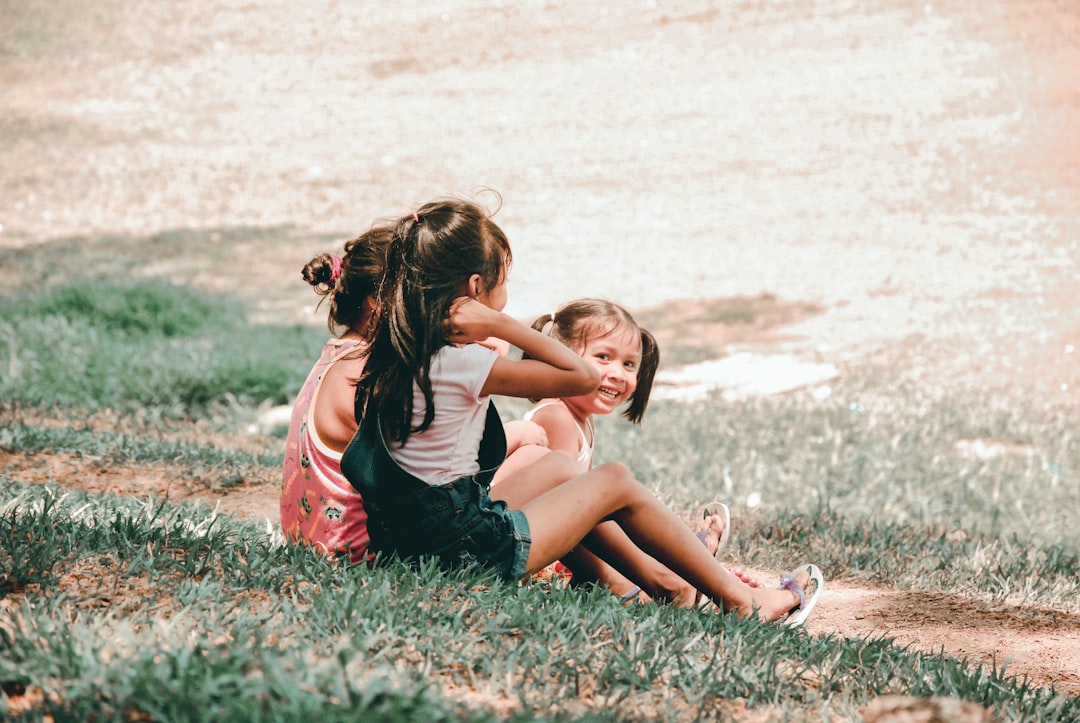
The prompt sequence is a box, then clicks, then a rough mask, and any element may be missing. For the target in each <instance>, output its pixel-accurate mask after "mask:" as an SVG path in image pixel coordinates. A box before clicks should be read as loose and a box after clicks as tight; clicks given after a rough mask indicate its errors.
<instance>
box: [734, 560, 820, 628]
mask: <svg viewBox="0 0 1080 723" xmlns="http://www.w3.org/2000/svg"><path fill="white" fill-rule="evenodd" d="M795 583H796V584H797V585H798V586H799V587H801V588H802V589H803V590H804V591H805V592H806V596H807V598H809V597H810V596H811V595H813V594H814V592H816V590H814V589H807V585H809V584H810V572H809V571H808V570H807V569H806V568H805V567H803V568H802V569H800V570H799V572H798V574H796V576H795ZM751 597H752V600H753V603H754V607H755V608H757V615H758V617H760V618H761V619H762V620H766V621H773V620H779V619H780V618H782V617H784V616H786V615H787V614H788V613H790V612H791V611H793V610H794V609H795V608H797V607H798V606H799V603H800V602H801V601H800V600H799V596H798V594H797V593H795V592H794V591H792V590H787V589H783V588H777V589H767V588H756V589H755V590H754V592H753V595H752V596H751ZM753 614H754V611H753V610H746V611H744V610H742V609H740V610H739V617H740V618H742V617H746V616H748V615H753Z"/></svg>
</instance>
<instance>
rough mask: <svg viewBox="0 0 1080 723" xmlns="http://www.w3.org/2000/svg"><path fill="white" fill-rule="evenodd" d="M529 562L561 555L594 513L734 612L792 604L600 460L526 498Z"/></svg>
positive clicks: (595, 520) (593, 520)
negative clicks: (742, 574) (750, 579)
mask: <svg viewBox="0 0 1080 723" xmlns="http://www.w3.org/2000/svg"><path fill="white" fill-rule="evenodd" d="M521 509H522V511H523V512H524V513H525V515H526V517H527V518H528V520H529V526H530V528H531V532H532V547H531V550H530V553H529V569H530V570H531V571H535V570H538V569H540V568H542V567H543V566H545V565H547V564H548V563H550V562H552V561H554V560H557V559H559V558H560V557H561V556H562V555H565V554H566V553H567V552H569V551H570V549H572V548H573V547H574V546H576V545H577V543H578V542H580V541H581V540H582V539H584V538H585V536H586V535H588V534H589V533H590V532H591V531H592V530H593V528H594V527H596V526H597V525H598V524H599V523H600V522H601V521H603V520H606V519H613V520H615V521H616V522H618V523H619V526H620V527H622V528H623V529H624V530H625V531H626V533H627V534H628V535H629V537H630V539H631V540H632V541H633V542H634V543H635V544H636V545H637V546H638V547H640V548H641V549H642V550H644V551H645V552H646V553H648V554H650V555H652V556H654V557H655V558H656V559H657V560H659V561H660V562H661V563H663V564H665V565H666V566H668V567H669V568H670V569H671V570H673V571H675V572H676V573H678V574H679V575H681V576H682V577H683V578H684V579H686V580H688V581H689V582H690V583H691V584H693V585H694V587H696V588H697V589H698V590H701V591H702V592H703V593H704V594H706V595H707V596H708V597H709V598H710V599H712V600H713V601H715V602H717V603H718V604H721V605H723V606H724V607H725V609H729V610H730V609H734V610H737V611H738V614H739V616H740V617H746V616H749V615H754V614H755V613H756V614H757V615H759V616H760V617H762V618H763V619H765V620H776V619H778V618H780V617H782V616H783V615H785V614H786V613H787V612H788V611H789V610H791V609H792V608H793V607H795V606H796V605H798V603H799V600H798V597H797V596H796V595H795V593H793V592H791V591H789V590H767V589H762V588H751V587H750V586H749V585H747V584H746V583H744V582H742V581H741V580H739V579H738V578H737V577H735V576H734V575H733V574H732V573H731V572H730V571H729V570H728V569H727V568H726V567H724V566H723V565H721V564H720V563H719V562H718V561H717V560H716V559H715V558H714V557H713V556H712V555H711V554H710V553H709V550H708V549H706V547H705V546H704V545H702V544H701V542H700V541H699V540H698V538H697V536H696V535H695V534H694V533H693V532H691V531H690V529H689V528H688V527H687V526H686V524H685V523H684V522H683V521H682V520H681V519H679V518H678V517H677V516H676V515H675V514H674V513H673V512H671V510H669V509H668V508H667V507H666V506H664V505H663V503H661V502H660V501H659V500H658V499H656V497H654V496H653V495H652V493H651V492H649V491H648V490H647V489H646V488H645V487H644V486H642V485H641V484H640V483H638V482H637V480H635V479H634V478H633V476H632V475H631V474H630V471H629V470H628V469H627V468H626V467H625V466H624V465H621V464H618V463H607V464H604V465H602V466H600V467H598V468H596V469H594V470H592V471H590V472H588V473H586V474H584V475H581V476H580V477H575V478H574V479H572V480H570V481H569V482H566V483H564V484H562V485H559V486H557V487H555V488H554V489H552V490H550V491H549V492H547V493H545V494H543V495H541V496H540V497H538V498H536V499H534V500H532V501H530V502H527V503H526V504H525V505H523V506H522V508H521Z"/></svg>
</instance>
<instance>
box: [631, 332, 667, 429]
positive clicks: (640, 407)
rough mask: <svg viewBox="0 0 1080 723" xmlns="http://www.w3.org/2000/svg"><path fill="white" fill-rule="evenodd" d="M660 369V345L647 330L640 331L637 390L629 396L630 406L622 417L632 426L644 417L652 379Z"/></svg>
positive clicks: (639, 422)
mask: <svg viewBox="0 0 1080 723" xmlns="http://www.w3.org/2000/svg"><path fill="white" fill-rule="evenodd" d="M659 367H660V345H659V344H657V343H656V337H654V336H653V335H652V334H651V333H650V332H649V330H648V329H641V365H640V366H639V367H638V375H637V388H636V389H635V390H634V393H633V394H631V395H630V406H628V407H627V408H626V411H624V412H623V416H624V417H626V418H627V419H629V420H630V421H631V422H633V423H634V424H641V420H642V418H643V417H644V416H645V407H647V406H649V394H650V393H652V385H653V379H655V378H656V370H657V369H658V368H659Z"/></svg>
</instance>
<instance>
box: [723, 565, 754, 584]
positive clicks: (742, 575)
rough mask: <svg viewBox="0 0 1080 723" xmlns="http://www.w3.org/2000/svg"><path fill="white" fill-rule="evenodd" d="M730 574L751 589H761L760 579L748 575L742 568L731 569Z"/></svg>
mask: <svg viewBox="0 0 1080 723" xmlns="http://www.w3.org/2000/svg"><path fill="white" fill-rule="evenodd" d="M728 572H730V573H731V574H732V575H734V576H735V577H737V578H739V579H740V580H742V581H743V582H745V583H746V584H747V585H749V586H750V587H761V583H760V582H759V581H758V579H757V578H756V577H754V576H753V575H751V574H750V573H748V572H747V571H746V570H744V569H742V568H741V567H729V568H728Z"/></svg>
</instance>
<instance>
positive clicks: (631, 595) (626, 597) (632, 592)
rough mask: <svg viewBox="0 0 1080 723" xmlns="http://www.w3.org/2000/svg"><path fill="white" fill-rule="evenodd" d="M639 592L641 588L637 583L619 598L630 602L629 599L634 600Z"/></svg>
mask: <svg viewBox="0 0 1080 723" xmlns="http://www.w3.org/2000/svg"><path fill="white" fill-rule="evenodd" d="M639 592H641V588H640V587H638V586H637V585H634V586H633V587H632V588H630V589H629V590H628V591H626V592H625V593H623V594H622V595H620V596H619V599H620V600H622V601H624V602H629V601H631V600H633V599H634V598H636V597H637V596H638V593H639Z"/></svg>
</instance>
